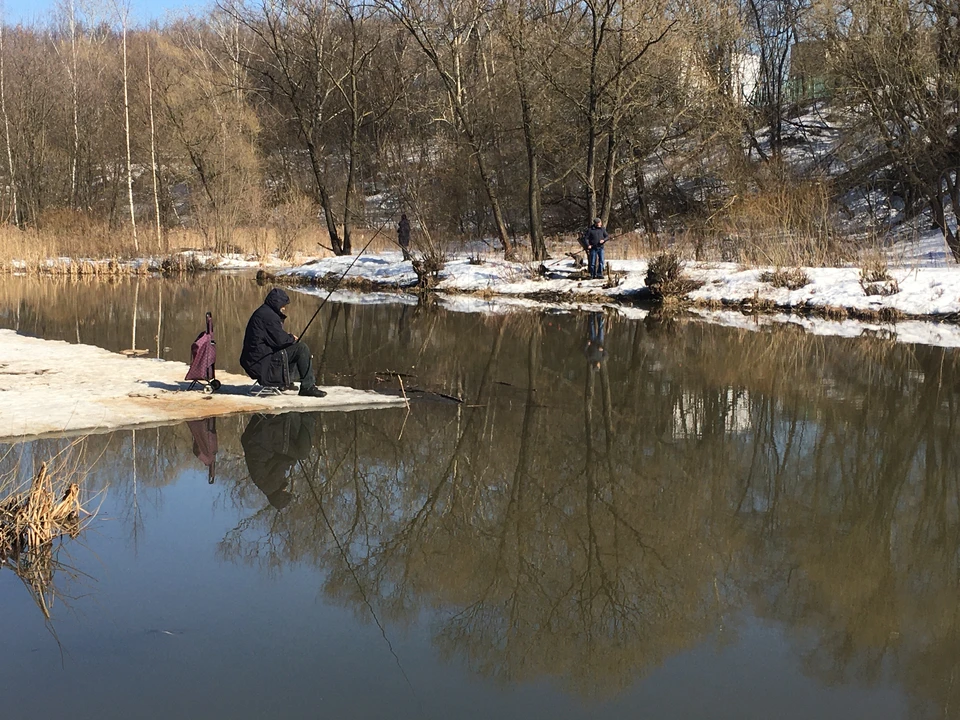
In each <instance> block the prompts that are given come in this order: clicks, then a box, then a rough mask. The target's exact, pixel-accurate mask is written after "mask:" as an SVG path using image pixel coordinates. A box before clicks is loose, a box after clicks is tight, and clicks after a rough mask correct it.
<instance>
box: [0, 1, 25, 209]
mask: <svg viewBox="0 0 960 720" xmlns="http://www.w3.org/2000/svg"><path fill="white" fill-rule="evenodd" d="M3 29H4V28H3V21H2V18H0V112H2V113H3V132H4V136H5V139H6V141H7V170H8V172H9V173H10V192H11V195H12V198H11V199H12V201H13V222H14V224H15V225H16V226H17V227H20V208H19V207H18V203H17V175H16V172H15V170H14V165H13V148H12V147H11V146H10V118H9V117H8V116H7V94H6V76H5V73H4V50H3Z"/></svg>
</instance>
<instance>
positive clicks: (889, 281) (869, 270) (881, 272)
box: [860, 253, 900, 296]
mask: <svg viewBox="0 0 960 720" xmlns="http://www.w3.org/2000/svg"><path fill="white" fill-rule="evenodd" d="M860 287H861V288H863V294H864V295H881V296H886V295H896V294H897V293H898V292H900V283H899V282H897V281H896V280H895V279H894V278H893V277H892V276H891V275H890V271H889V269H888V268H887V261H886V259H885V258H884V257H883V256H882V255H880V254H879V253H874V254H871V255H868V256H867V257H865V258H864V259H863V261H862V267H861V268H860Z"/></svg>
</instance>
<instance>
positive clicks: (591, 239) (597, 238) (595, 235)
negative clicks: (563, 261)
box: [583, 225, 610, 248]
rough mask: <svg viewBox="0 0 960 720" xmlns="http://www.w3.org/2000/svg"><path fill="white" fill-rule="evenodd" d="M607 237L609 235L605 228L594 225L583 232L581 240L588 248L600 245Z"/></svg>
mask: <svg viewBox="0 0 960 720" xmlns="http://www.w3.org/2000/svg"><path fill="white" fill-rule="evenodd" d="M608 237H610V235H609V234H608V233H607V231H606V228H603V227H597V226H596V225H593V226H592V227H590V228H589V229H588V230H587V231H586V232H585V233H584V234H583V240H584V242H585V243H586V247H588V248H591V247H600V246H601V245H603V244H604V243H605V242H606V241H607V238H608Z"/></svg>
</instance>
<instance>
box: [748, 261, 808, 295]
mask: <svg viewBox="0 0 960 720" xmlns="http://www.w3.org/2000/svg"><path fill="white" fill-rule="evenodd" d="M760 282H765V283H770V284H771V285H773V286H774V287H785V288H787V289H788V290H799V289H800V288H802V287H804V286H805V285H809V284H810V278H809V277H808V276H807V274H806V273H805V272H804V271H803V268H798V267H797V268H779V267H778V268H777V269H776V270H766V271H764V272H762V273H760Z"/></svg>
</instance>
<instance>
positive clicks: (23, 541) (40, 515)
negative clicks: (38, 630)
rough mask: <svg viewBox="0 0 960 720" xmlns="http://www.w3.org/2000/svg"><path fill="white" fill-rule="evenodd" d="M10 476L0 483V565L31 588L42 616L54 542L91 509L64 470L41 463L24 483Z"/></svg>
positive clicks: (48, 599)
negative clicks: (82, 500) (50, 468)
mask: <svg viewBox="0 0 960 720" xmlns="http://www.w3.org/2000/svg"><path fill="white" fill-rule="evenodd" d="M14 477H15V474H14V475H10V476H7V477H6V478H4V479H3V480H2V481H0V568H2V567H9V568H11V569H12V570H13V572H14V573H16V575H17V576H18V577H19V578H20V579H21V580H22V581H23V583H24V584H25V585H26V586H27V588H28V589H29V590H30V591H31V594H32V595H33V597H34V600H35V601H36V603H37V605H38V606H39V607H40V610H41V611H42V612H43V615H44V617H45V618H47V619H50V607H51V605H52V602H53V599H54V597H55V592H54V590H53V579H54V574H55V571H56V569H57V567H58V563H57V559H56V553H55V547H54V546H55V542H56V541H57V540H58V539H60V538H62V537H65V536H66V537H71V538H75V537H76V536H77V535H78V534H79V533H80V531H81V530H82V529H83V527H84V526H85V525H86V524H87V522H88V521H89V520H90V519H91V518H92V517H93V513H90V512H88V511H87V510H85V509H84V507H83V504H82V502H81V498H80V486H79V484H78V483H77V482H76V480H75V477H74V476H73V475H72V474H70V473H64V474H63V475H61V474H60V473H59V472H57V471H53V472H51V471H50V470H49V469H48V466H47V464H46V463H43V464H42V465H41V466H40V470H39V471H38V472H37V474H36V475H35V476H34V477H33V478H32V479H31V481H30V482H29V483H28V484H24V485H18V483H16V481H15V480H14Z"/></svg>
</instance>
